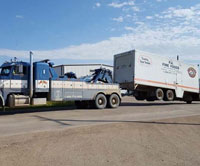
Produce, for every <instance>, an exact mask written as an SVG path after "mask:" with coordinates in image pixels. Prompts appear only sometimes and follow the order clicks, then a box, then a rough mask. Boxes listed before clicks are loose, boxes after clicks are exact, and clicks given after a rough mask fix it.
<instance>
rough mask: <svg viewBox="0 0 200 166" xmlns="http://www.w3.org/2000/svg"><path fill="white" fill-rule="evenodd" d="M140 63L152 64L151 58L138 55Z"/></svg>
mask: <svg viewBox="0 0 200 166" xmlns="http://www.w3.org/2000/svg"><path fill="white" fill-rule="evenodd" d="M139 61H140V63H141V64H143V65H151V64H152V60H151V58H149V57H147V56H140V59H139Z"/></svg>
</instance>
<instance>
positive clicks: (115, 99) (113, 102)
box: [108, 94, 120, 108]
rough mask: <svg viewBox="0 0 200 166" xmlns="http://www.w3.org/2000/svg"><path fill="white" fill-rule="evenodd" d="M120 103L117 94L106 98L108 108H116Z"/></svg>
mask: <svg viewBox="0 0 200 166" xmlns="http://www.w3.org/2000/svg"><path fill="white" fill-rule="evenodd" d="M119 105H120V98H119V96H118V95H117V94H112V95H111V96H110V97H109V100H108V107H109V108H117V107H119Z"/></svg>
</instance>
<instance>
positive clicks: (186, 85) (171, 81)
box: [114, 50, 199, 104]
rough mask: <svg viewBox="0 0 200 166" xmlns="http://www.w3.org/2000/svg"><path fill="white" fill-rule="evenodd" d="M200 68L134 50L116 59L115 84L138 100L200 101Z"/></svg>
mask: <svg viewBox="0 0 200 166" xmlns="http://www.w3.org/2000/svg"><path fill="white" fill-rule="evenodd" d="M198 76H199V74H198V66H197V65H191V64H186V63H183V62H180V61H179V60H178V59H177V60H172V59H170V58H166V57H164V56H157V55H153V54H150V53H146V52H143V51H138V50H132V51H129V52H125V53H121V54H118V55H115V56H114V82H115V83H119V84H120V87H121V88H122V89H126V90H128V91H132V92H133V95H134V96H135V98H136V99H137V100H147V101H154V100H165V101H173V100H182V101H185V102H187V103H188V104H190V103H192V101H197V100H199V77H198Z"/></svg>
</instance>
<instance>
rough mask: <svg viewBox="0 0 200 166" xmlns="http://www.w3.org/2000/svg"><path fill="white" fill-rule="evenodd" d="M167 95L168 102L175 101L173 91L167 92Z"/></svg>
mask: <svg viewBox="0 0 200 166" xmlns="http://www.w3.org/2000/svg"><path fill="white" fill-rule="evenodd" d="M165 95H166V96H165V97H166V100H167V101H173V100H174V92H173V91H172V90H167V91H166V94H165Z"/></svg>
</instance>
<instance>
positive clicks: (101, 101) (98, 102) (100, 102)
mask: <svg viewBox="0 0 200 166" xmlns="http://www.w3.org/2000/svg"><path fill="white" fill-rule="evenodd" d="M106 105H107V99H106V96H105V95H104V94H98V95H97V97H96V99H95V107H96V108H97V109H104V108H105V107H106Z"/></svg>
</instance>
